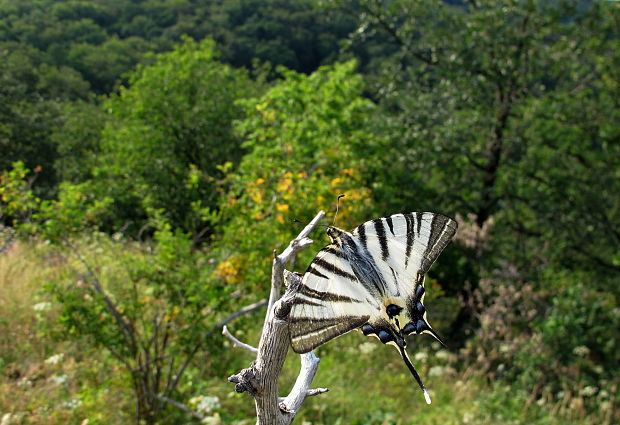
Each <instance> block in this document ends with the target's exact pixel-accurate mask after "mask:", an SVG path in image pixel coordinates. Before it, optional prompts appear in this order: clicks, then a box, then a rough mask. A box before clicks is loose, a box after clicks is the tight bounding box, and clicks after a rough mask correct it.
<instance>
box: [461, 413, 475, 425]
mask: <svg viewBox="0 0 620 425" xmlns="http://www.w3.org/2000/svg"><path fill="white" fill-rule="evenodd" d="M473 420H474V414H473V413H471V412H465V414H464V415H463V423H464V424H468V423H470V422H471V421H473Z"/></svg>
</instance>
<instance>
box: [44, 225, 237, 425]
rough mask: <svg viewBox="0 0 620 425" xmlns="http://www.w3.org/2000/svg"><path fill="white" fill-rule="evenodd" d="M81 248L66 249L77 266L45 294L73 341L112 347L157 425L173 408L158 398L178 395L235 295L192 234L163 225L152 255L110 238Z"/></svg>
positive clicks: (141, 406) (141, 409)
mask: <svg viewBox="0 0 620 425" xmlns="http://www.w3.org/2000/svg"><path fill="white" fill-rule="evenodd" d="M83 242H87V245H75V244H74V243H73V242H72V241H68V242H67V244H68V247H69V248H70V249H71V254H70V256H75V258H76V259H77V262H75V263H74V267H73V268H67V269H66V270H65V272H64V273H63V274H60V275H58V276H57V277H56V278H55V279H53V280H51V281H50V282H49V283H48V285H47V287H46V289H47V291H49V292H50V293H51V294H53V296H54V299H55V301H57V302H58V303H59V305H60V316H59V319H60V321H61V323H62V324H63V326H64V328H65V329H66V331H67V332H68V334H69V335H71V336H72V337H73V338H76V337H79V338H82V337H84V338H87V340H88V341H90V342H91V344H93V346H95V347H104V348H106V349H107V350H108V351H109V352H110V353H111V354H112V355H113V356H114V358H115V359H116V361H117V362H118V365H119V366H123V367H124V368H125V372H126V373H127V374H128V375H129V379H130V381H131V382H132V387H133V391H134V397H135V399H136V402H137V409H138V411H137V414H138V416H139V418H141V419H142V420H145V421H146V422H147V423H155V421H156V420H157V417H158V416H159V415H161V414H163V412H165V411H167V410H169V406H168V405H166V404H165V403H162V402H160V401H158V400H157V399H154V398H153V395H161V396H165V397H170V396H171V395H173V394H174V395H175V396H178V395H179V384H180V383H181V382H182V381H181V378H182V376H183V374H184V372H185V370H186V368H187V366H188V364H189V362H191V361H192V359H193V358H194V356H195V355H196V354H197V352H198V350H200V349H201V348H203V347H204V344H205V343H206V342H207V343H211V341H210V338H211V337H210V335H211V334H212V333H213V332H214V330H215V329H214V326H215V323H214V320H215V318H216V317H217V316H216V314H217V312H218V311H220V310H222V309H224V308H226V306H227V304H226V303H225V302H224V301H223V300H224V299H225V298H226V294H227V293H228V292H230V290H231V289H230V287H226V286H224V285H222V284H221V281H216V280H214V279H213V278H212V273H211V270H210V268H209V267H207V264H206V258H205V257H204V256H201V255H197V254H196V253H195V252H194V251H193V248H192V246H193V243H192V239H191V237H190V235H187V234H184V233H182V232H180V231H173V230H172V229H171V227H170V225H169V224H168V223H167V222H166V221H165V220H161V221H160V222H159V223H158V224H157V231H156V232H155V235H154V242H153V245H152V246H151V247H150V249H147V247H145V246H137V245H134V246H132V245H124V244H121V243H118V242H114V241H111V240H109V239H107V238H106V237H103V238H101V237H94V238H93V239H92V240H91V241H83ZM82 251H84V252H87V253H89V254H87V255H88V256H87V257H85V256H83V255H82ZM119 252H122V255H119ZM90 253H93V254H95V253H96V255H92V254H90ZM218 282H219V283H218ZM214 349H216V347H214V346H211V350H214ZM171 417H174V415H172V416H171Z"/></svg>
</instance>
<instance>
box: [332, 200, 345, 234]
mask: <svg viewBox="0 0 620 425" xmlns="http://www.w3.org/2000/svg"><path fill="white" fill-rule="evenodd" d="M340 198H344V193H343V194H341V195H338V199H336V214H334V221H333V223H332V226H333V225H335V224H336V217H338V210H339V209H340Z"/></svg>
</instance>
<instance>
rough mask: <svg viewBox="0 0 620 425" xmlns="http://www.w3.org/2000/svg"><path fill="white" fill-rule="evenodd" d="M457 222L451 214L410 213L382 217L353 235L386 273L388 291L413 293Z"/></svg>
mask: <svg viewBox="0 0 620 425" xmlns="http://www.w3.org/2000/svg"><path fill="white" fill-rule="evenodd" d="M456 228H457V224H456V222H455V221H454V220H452V219H451V218H450V217H446V216H445V215H442V214H436V213H430V212H411V213H407V214H395V215H392V216H389V217H381V218H377V219H375V220H371V221H367V222H366V223H364V224H362V225H360V226H358V227H356V228H355V229H354V230H353V232H352V235H353V236H354V237H355V238H356V239H357V240H359V241H360V243H361V245H362V246H364V247H365V248H366V249H367V251H368V252H369V253H370V254H371V255H372V257H373V259H374V263H375V264H376V265H377V267H378V269H379V271H380V272H381V274H382V275H383V276H385V282H386V284H387V291H388V293H389V294H390V295H392V296H394V295H396V296H405V297H406V296H411V295H413V294H414V293H415V286H416V283H418V282H419V283H420V284H422V282H423V279H421V278H420V277H422V276H423V275H424V274H425V273H426V272H428V270H429V269H430V267H431V266H432V265H433V263H434V262H435V260H436V259H437V257H438V256H439V254H441V252H442V251H443V249H444V248H445V247H446V245H448V243H449V242H450V241H451V240H452V237H453V236H454V234H455V233H456Z"/></svg>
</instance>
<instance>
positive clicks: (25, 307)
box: [0, 243, 601, 425]
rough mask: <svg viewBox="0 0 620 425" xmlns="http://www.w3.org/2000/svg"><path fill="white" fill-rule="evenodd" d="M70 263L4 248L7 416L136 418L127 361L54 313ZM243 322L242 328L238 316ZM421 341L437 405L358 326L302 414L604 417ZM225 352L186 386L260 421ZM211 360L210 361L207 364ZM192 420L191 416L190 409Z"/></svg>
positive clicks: (387, 419) (236, 417) (237, 354)
mask: <svg viewBox="0 0 620 425" xmlns="http://www.w3.org/2000/svg"><path fill="white" fill-rule="evenodd" d="M69 267H71V264H68V263H67V262H66V259H63V258H62V257H60V256H58V255H54V254H53V251H51V249H50V248H49V247H47V246H45V245H38V246H33V245H28V244H22V243H20V244H16V245H14V246H13V248H12V249H11V250H10V252H8V253H7V254H0V422H1V423H2V425H6V424H21V423H24V424H90V425H92V424H128V423H133V404H132V400H131V391H130V389H129V388H128V380H127V379H126V373H125V371H124V370H123V369H122V368H120V367H119V366H118V365H117V363H116V362H115V361H114V360H113V359H111V358H110V356H108V355H107V353H105V352H104V351H98V350H95V349H92V348H89V345H88V344H87V343H86V342H85V341H76V340H75V339H72V338H66V337H65V335H62V334H60V333H59V329H60V328H59V327H58V325H57V324H56V322H55V317H56V315H57V313H56V307H55V306H54V304H53V302H51V300H50V299H47V298H46V294H45V293H44V292H42V287H43V285H44V284H45V282H46V281H48V280H49V279H51V278H54V277H55V276H56V277H58V276H63V275H64V272H66V270H67V268H69ZM47 303H49V304H47ZM35 306H37V307H35ZM260 315H262V313H260V314H258V315H257V317H259V316H260ZM233 327H235V324H234V323H233ZM237 328H239V329H241V328H242V326H241V324H238V325H237ZM239 329H238V330H239ZM237 335H238V336H240V337H241V338H242V339H245V340H247V341H248V342H250V343H254V344H255V343H256V340H257V338H258V334H257V331H256V330H249V331H247V332H245V333H243V332H238V333H237ZM414 343H415V345H413V344H412V346H411V347H410V348H409V349H410V352H411V355H412V357H413V358H414V359H415V360H414V363H415V364H416V366H417V367H418V370H419V372H420V375H421V376H422V377H423V379H424V381H425V383H426V385H427V387H429V388H430V392H431V396H432V398H433V404H432V405H431V406H426V405H425V404H424V400H423V397H422V394H421V392H420V391H419V389H418V388H417V385H416V384H415V383H414V381H413V380H412V378H411V376H410V375H409V373H408V371H407V369H406V368H405V366H404V365H403V364H402V362H401V360H400V358H399V356H398V355H397V353H396V351H395V350H393V349H392V348H391V347H384V346H382V345H381V344H380V343H378V342H375V341H374V339H373V340H368V339H366V338H364V337H363V336H362V335H361V334H358V333H351V334H349V335H346V336H344V337H342V338H339V339H337V340H335V341H334V342H332V343H330V344H328V345H326V346H324V347H321V349H320V350H318V355H319V356H320V357H321V366H320V368H319V372H318V374H317V377H316V378H315V381H314V384H315V386H317V387H328V388H330V392H329V393H328V394H326V395H322V396H318V397H314V398H311V399H309V400H308V401H307V403H306V404H305V405H304V407H303V410H302V411H301V412H300V413H299V416H298V419H297V421H296V423H299V424H306V425H309V424H314V425H319V424H325V425H327V424H360V425H361V424H365V425H370V424H373V425H374V424H376V425H396V424H398V425H405V424H429V425H430V424H462V423H467V424H521V423H523V424H530V423H536V424H566V423H575V424H579V423H583V424H586V423H600V422H601V420H598V419H597V418H583V419H580V420H578V419H570V418H566V417H557V416H554V415H553V411H554V409H553V406H545V405H538V404H537V403H535V402H533V400H528V397H527V394H522V393H514V392H513V391H511V389H510V387H509V386H507V385H505V384H500V383H495V384H490V385H489V384H488V383H485V382H484V380H483V379H481V378H480V377H479V375H477V374H476V373H475V371H472V370H465V371H459V370H458V364H457V357H456V355H455V354H454V353H450V352H448V351H445V350H439V347H438V346H437V344H433V342H432V339H431V338H430V337H428V338H425V337H421V338H419V339H415V340H414ZM418 349H419V350H422V351H417V350H418ZM226 353H227V356H228V357H227V358H226V359H209V360H208V361H207V362H206V363H208V365H207V366H205V365H204V360H205V358H198V362H203V364H202V365H197V366H196V367H195V368H194V369H193V370H194V372H193V376H192V372H190V373H188V375H187V377H186V378H187V379H186V380H188V381H191V380H193V381H194V384H191V383H190V384H188V386H187V387H186V388H196V391H198V392H199V393H200V394H202V395H209V396H215V397H218V398H219V400H220V407H219V408H218V409H216V411H215V412H214V415H213V420H212V423H214V424H216V423H231V424H233V423H234V424H238V425H241V424H251V423H254V421H253V420H252V419H251V416H252V414H253V403H252V401H251V400H250V398H249V397H248V396H247V395H245V394H243V395H239V394H236V393H234V392H233V391H232V390H233V388H232V385H231V384H229V383H228V382H226V376H228V375H230V374H231V373H234V372H236V371H237V370H238V368H241V367H245V366H247V365H248V364H249V363H250V362H251V360H252V359H251V356H250V355H249V354H246V353H245V352H242V351H240V350H238V349H235V348H232V347H231V348H230V349H229V350H228V351H227V352H226ZM58 355H61V356H58ZM54 356H56V357H54ZM55 359H56V360H57V362H54V360H55ZM298 367H299V362H298V359H297V358H296V356H295V355H293V354H292V353H291V354H290V355H289V359H288V361H287V363H286V365H285V371H284V374H283V376H282V386H283V388H285V389H286V388H289V387H290V386H291V385H292V383H293V381H294V378H295V375H296V373H297V370H298ZM207 368H209V369H210V370H209V371H208V373H205V372H206V369H207ZM196 382H198V384H197V383H196ZM282 392H284V390H283V391H282ZM7 414H10V417H9V418H10V420H9V419H7V422H6V424H5V422H2V420H3V419H2V418H3V416H6V415H7ZM218 417H219V418H220V419H219V420H218V419H217V418H218ZM86 420H88V421H86ZM187 422H188V423H192V421H191V420H190V419H189V418H188V419H187Z"/></svg>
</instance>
